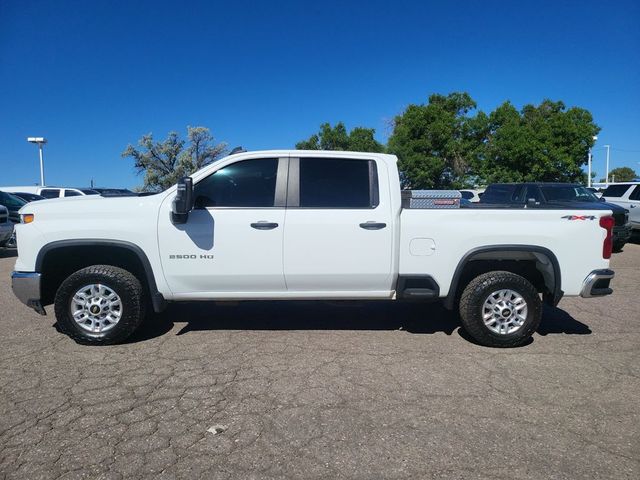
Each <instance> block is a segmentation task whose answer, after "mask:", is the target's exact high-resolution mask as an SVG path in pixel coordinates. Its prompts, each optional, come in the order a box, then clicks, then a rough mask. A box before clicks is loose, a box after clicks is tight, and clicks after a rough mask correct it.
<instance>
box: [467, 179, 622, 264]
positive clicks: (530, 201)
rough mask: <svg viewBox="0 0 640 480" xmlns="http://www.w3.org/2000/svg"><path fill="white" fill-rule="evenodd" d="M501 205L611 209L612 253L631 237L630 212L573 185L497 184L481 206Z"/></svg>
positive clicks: (584, 188)
mask: <svg viewBox="0 0 640 480" xmlns="http://www.w3.org/2000/svg"><path fill="white" fill-rule="evenodd" d="M488 205H493V206H495V205H502V206H509V207H520V208H559V209H560V208H576V209H584V210H611V211H612V212H613V218H614V219H615V226H614V227H613V250H614V251H616V252H619V251H620V250H622V247H624V244H625V243H627V241H629V238H630V237H631V224H630V223H629V211H628V210H627V209H625V208H623V207H621V206H619V205H616V204H614V203H607V202H605V201H604V199H600V198H598V197H596V196H595V195H594V194H593V193H592V192H591V191H589V190H588V189H587V188H586V187H584V186H582V185H579V184H574V183H494V184H491V185H489V186H488V187H487V189H486V190H485V192H484V195H482V197H481V198H480V203H479V204H478V206H479V207H480V208H482V206H485V207H486V206H488Z"/></svg>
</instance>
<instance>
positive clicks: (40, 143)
mask: <svg viewBox="0 0 640 480" xmlns="http://www.w3.org/2000/svg"><path fill="white" fill-rule="evenodd" d="M27 142H29V143H37V144H38V151H39V153H40V186H41V187H44V159H43V157H42V149H43V145H44V144H45V143H47V139H46V138H44V137H29V138H27Z"/></svg>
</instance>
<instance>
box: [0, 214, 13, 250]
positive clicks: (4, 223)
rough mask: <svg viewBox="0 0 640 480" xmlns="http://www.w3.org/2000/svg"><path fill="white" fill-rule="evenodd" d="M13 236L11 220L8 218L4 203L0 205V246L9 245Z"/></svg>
mask: <svg viewBox="0 0 640 480" xmlns="http://www.w3.org/2000/svg"><path fill="white" fill-rule="evenodd" d="M12 236H13V222H11V221H10V220H9V210H7V207H5V206H4V205H0V247H11V246H12V245H11V242H10V240H11V238H12Z"/></svg>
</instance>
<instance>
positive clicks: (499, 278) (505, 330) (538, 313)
mask: <svg viewBox="0 0 640 480" xmlns="http://www.w3.org/2000/svg"><path fill="white" fill-rule="evenodd" d="M460 318H461V320H462V326H463V328H464V329H465V331H466V332H467V333H468V334H469V335H470V336H471V337H472V338H473V339H474V340H476V341H477V342H478V343H480V344H481V345H485V346H488V347H517V346H520V345H523V344H525V343H526V342H527V341H528V340H529V338H530V337H531V335H533V332H535V331H536V330H537V328H538V326H539V325H540V320H541V319H542V302H541V300H540V297H539V295H538V292H537V291H536V289H535V287H534V286H533V285H531V283H529V282H528V281H527V280H526V279H525V278H523V277H521V276H520V275H516V274H514V273H511V272H501V271H496V272H488V273H485V274H482V275H479V276H478V277H476V278H474V279H473V280H472V281H471V282H470V283H469V285H467V287H466V288H465V289H464V292H462V297H461V298H460Z"/></svg>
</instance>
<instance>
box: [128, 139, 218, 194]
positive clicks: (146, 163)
mask: <svg viewBox="0 0 640 480" xmlns="http://www.w3.org/2000/svg"><path fill="white" fill-rule="evenodd" d="M226 150H227V145H226V144H225V143H215V142H214V138H213V136H212V135H211V132H210V131H209V129H208V128H205V127H187V139H186V141H185V140H183V139H181V138H180V136H179V135H178V133H177V132H170V133H169V135H168V136H167V138H166V139H165V140H163V141H161V142H158V141H154V139H153V135H152V134H151V133H149V134H147V135H143V136H142V138H141V139H140V140H138V147H134V146H133V145H131V144H129V145H128V146H127V148H126V149H125V150H124V152H122V157H123V158H129V157H131V158H133V160H134V167H135V169H136V171H137V172H138V174H144V185H143V186H142V188H141V190H143V191H150V192H158V191H162V190H164V189H166V188H169V187H170V186H172V185H174V184H175V183H176V182H177V181H178V179H180V178H181V177H183V176H185V175H190V174H192V173H193V172H195V171H197V170H199V169H200V168H202V167H204V166H206V165H208V164H210V163H211V162H213V161H215V160H217V159H218V158H220V157H221V156H222V155H224V154H225V153H226Z"/></svg>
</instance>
